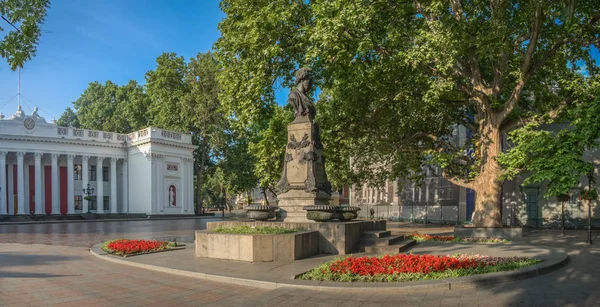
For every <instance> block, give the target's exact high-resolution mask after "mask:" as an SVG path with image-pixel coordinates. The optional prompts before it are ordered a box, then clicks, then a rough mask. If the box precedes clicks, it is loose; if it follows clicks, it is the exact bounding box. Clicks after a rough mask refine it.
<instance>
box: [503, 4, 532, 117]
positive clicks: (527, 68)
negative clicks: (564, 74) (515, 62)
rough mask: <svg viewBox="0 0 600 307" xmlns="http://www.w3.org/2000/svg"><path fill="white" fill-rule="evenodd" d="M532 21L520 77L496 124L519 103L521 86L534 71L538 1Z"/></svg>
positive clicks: (522, 86) (523, 85)
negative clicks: (533, 58) (533, 59)
mask: <svg viewBox="0 0 600 307" xmlns="http://www.w3.org/2000/svg"><path fill="white" fill-rule="evenodd" d="M534 18H535V19H534V22H533V28H532V30H531V38H530V39H529V45H528V46H527V51H526V52H525V58H524V59H523V64H522V66H521V79H520V80H519V81H518V82H517V85H516V86H515V88H514V89H513V91H512V93H511V95H510V98H509V99H508V101H507V103H506V106H505V107H504V108H503V109H502V111H500V113H499V114H498V117H497V118H498V121H497V123H498V125H500V124H501V123H502V121H504V119H505V118H506V117H507V116H508V115H509V114H510V113H511V112H512V111H513V110H514V108H515V107H516V105H517V103H519V99H520V98H521V93H522V92H523V88H525V85H526V84H527V81H528V80H529V78H530V77H531V75H532V73H533V72H534V70H533V69H531V68H532V64H531V63H532V57H533V53H534V52H535V49H536V47H537V42H538V38H539V34H540V29H541V27H542V5H541V3H538V5H537V7H536V9H535V13H534Z"/></svg>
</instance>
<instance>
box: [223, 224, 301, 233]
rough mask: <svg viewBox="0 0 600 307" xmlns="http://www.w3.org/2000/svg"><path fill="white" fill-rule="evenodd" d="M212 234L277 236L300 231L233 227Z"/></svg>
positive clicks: (265, 227)
mask: <svg viewBox="0 0 600 307" xmlns="http://www.w3.org/2000/svg"><path fill="white" fill-rule="evenodd" d="M213 231H214V232H220V233H238V234H249V235H254V234H278V233H293V232H298V231H300V230H299V229H294V228H283V227H278V226H253V227H250V226H235V227H226V228H217V229H215V230H213Z"/></svg>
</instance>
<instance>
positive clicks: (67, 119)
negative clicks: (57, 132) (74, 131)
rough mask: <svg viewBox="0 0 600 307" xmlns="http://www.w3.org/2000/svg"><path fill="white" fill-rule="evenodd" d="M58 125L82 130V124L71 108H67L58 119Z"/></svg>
mask: <svg viewBox="0 0 600 307" xmlns="http://www.w3.org/2000/svg"><path fill="white" fill-rule="evenodd" d="M57 124H58V125H59V126H61V127H73V128H80V127H81V124H80V123H79V119H78V118H77V113H75V112H74V111H73V109H71V108H70V107H67V109H66V110H65V112H64V113H63V114H62V115H61V116H60V118H59V119H58V122H57Z"/></svg>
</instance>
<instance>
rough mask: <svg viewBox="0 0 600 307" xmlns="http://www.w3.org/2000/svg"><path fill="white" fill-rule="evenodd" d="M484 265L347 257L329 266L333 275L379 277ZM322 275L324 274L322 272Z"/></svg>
mask: <svg viewBox="0 0 600 307" xmlns="http://www.w3.org/2000/svg"><path fill="white" fill-rule="evenodd" d="M485 265H486V264H485V263H481V262H478V261H477V260H474V259H459V258H455V257H449V256H439V255H406V254H398V255H393V256H390V255H385V256H383V257H381V258H378V257H360V258H356V257H352V256H350V257H347V258H345V259H342V260H338V261H334V262H332V263H331V264H330V265H329V270H330V271H331V272H333V273H339V274H346V273H352V274H356V275H371V276H373V275H379V274H386V275H389V274H396V273H422V274H428V273H431V272H440V271H445V270H456V269H468V268H476V267H478V266H485ZM323 273H324V272H323Z"/></svg>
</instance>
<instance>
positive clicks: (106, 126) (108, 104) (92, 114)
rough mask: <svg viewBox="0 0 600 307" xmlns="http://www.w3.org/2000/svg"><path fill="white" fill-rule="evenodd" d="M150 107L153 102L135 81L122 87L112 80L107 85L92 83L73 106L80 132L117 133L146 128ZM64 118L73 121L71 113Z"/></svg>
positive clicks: (66, 112)
mask: <svg viewBox="0 0 600 307" xmlns="http://www.w3.org/2000/svg"><path fill="white" fill-rule="evenodd" d="M148 105H150V99H149V97H148V96H147V95H146V93H145V92H144V88H143V87H142V86H141V85H139V84H138V83H137V82H136V81H134V80H131V81H129V83H127V84H126V85H123V86H119V85H117V84H115V83H113V82H112V81H110V80H109V81H106V83H105V84H101V83H99V82H92V83H90V84H89V86H88V88H87V89H85V91H84V92H83V94H82V95H81V96H80V97H79V98H78V99H77V100H75V101H74V102H73V106H74V107H75V110H76V111H77V114H76V119H77V120H78V121H79V125H80V127H81V128H85V129H91V130H103V131H112V132H117V133H130V132H132V131H136V130H139V129H141V128H145V127H147V126H148V125H149V121H148V116H147V114H146V110H147V108H148ZM63 116H65V120H67V119H71V118H72V115H71V114H70V113H69V109H67V111H65V114H63ZM61 118H62V116H61Z"/></svg>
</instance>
